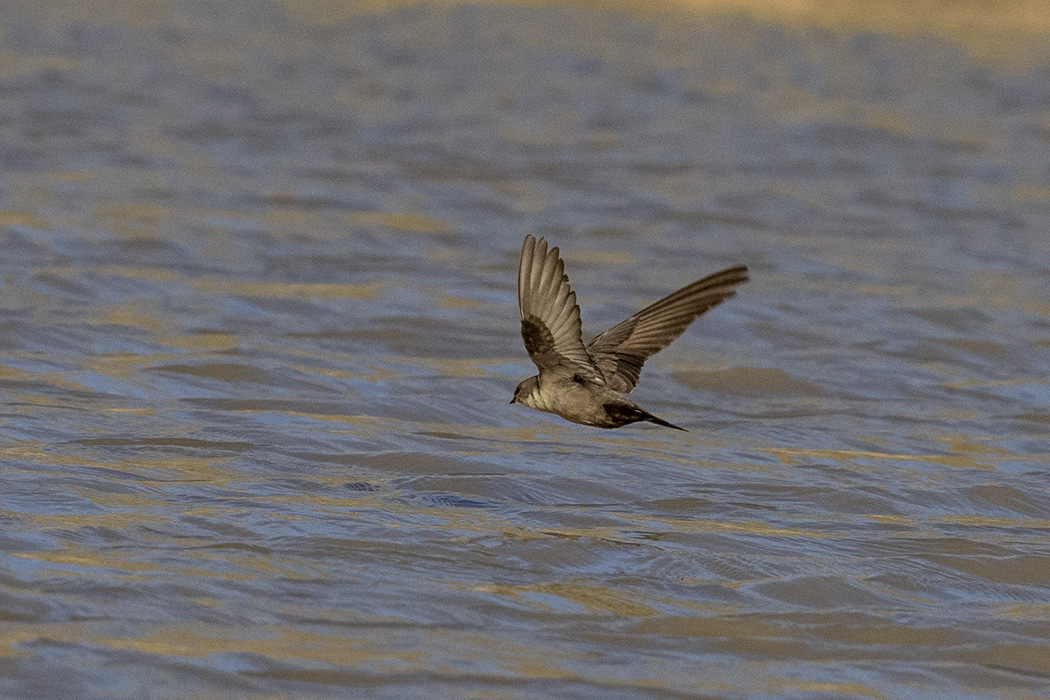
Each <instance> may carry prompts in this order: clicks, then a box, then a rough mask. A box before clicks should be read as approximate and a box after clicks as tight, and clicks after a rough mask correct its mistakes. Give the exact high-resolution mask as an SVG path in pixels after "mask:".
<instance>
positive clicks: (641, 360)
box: [587, 265, 748, 392]
mask: <svg viewBox="0 0 1050 700" xmlns="http://www.w3.org/2000/svg"><path fill="white" fill-rule="evenodd" d="M747 280H748V276H747V267H746V266H744V265H738V266H736V267H730V268H727V269H725V270H722V271H721V272H716V273H715V274H713V275H710V276H708V277H705V278H703V279H702V280H697V281H696V282H693V283H692V284H690V285H687V286H685V287H682V288H681V289H679V290H678V291H677V292H675V293H673V294H670V295H668V296H666V297H664V298H663V299H661V300H660V301H658V302H656V303H655V304H651V305H650V306H647V307H645V308H644V309H642V310H641V311H639V312H638V313H636V314H635V315H634V316H631V317H630V318H628V319H627V320H625V321H622V322H620V323H618V324H616V325H615V326H613V327H612V328H610V329H609V330H607V331H605V332H604V333H602V334H600V335H598V336H597V337H595V338H594V340H592V341H591V342H590V343H588V344H587V351H588V352H589V353H590V354H591V357H593V358H594V362H595V363H597V365H598V367H599V370H600V371H601V372H602V373H603V374H604V375H605V377H606V379H607V382H608V386H609V388H610V389H614V390H616V391H622V392H629V391H631V390H632V389H634V387H636V386H637V385H638V375H639V374H641V371H642V365H643V364H645V361H646V360H647V359H649V357H650V356H651V355H653V354H655V353H658V352H660V351H661V350H663V349H664V348H666V347H667V346H668V345H670V344H671V341H673V340H674V339H675V338H677V337H678V336H680V335H681V334H682V332H683V331H685V329H686V328H688V327H689V324H690V323H692V322H693V321H695V320H696V319H697V317H698V316H700V314H702V313H704V312H705V311H707V310H708V309H710V308H712V307H714V306H716V305H718V304H720V303H721V302H723V301H725V300H726V299H728V298H729V297H731V296H733V295H734V294H736V292H735V291H734V287H736V286H737V285H738V284H743V283H744V282H747Z"/></svg>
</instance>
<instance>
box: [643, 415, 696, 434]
mask: <svg viewBox="0 0 1050 700" xmlns="http://www.w3.org/2000/svg"><path fill="white" fill-rule="evenodd" d="M646 420H647V421H649V422H650V423H656V424H657V425H662V426H664V427H665V428H674V429H675V430H681V431H682V432H684V433H688V432H689V431H688V430H686V429H685V428H679V427H678V426H677V425H675V424H674V423H668V422H667V421H665V420H664V419H663V418H657V417H656V416H654V415H653V414H652V413H650V414H649V417H648V418H646Z"/></svg>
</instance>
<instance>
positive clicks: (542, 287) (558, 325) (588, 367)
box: [518, 235, 605, 384]
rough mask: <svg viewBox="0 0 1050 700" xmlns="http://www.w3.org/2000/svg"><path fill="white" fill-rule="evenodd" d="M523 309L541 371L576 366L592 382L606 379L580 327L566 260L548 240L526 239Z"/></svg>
mask: <svg viewBox="0 0 1050 700" xmlns="http://www.w3.org/2000/svg"><path fill="white" fill-rule="evenodd" d="M518 308H519V310H520V311H521V337H522V338H523V339H524V340H525V349H526V350H528V352H529V357H531V358H532V361H533V362H535V363H536V367H538V368H539V369H540V371H541V372H543V371H545V370H551V369H554V368H555V367H558V366H562V367H571V368H572V370H573V372H577V373H579V374H581V375H582V376H584V377H586V378H587V379H590V380H591V381H595V382H598V383H600V384H604V383H605V379H604V377H602V374H601V370H599V369H598V367H597V366H595V364H594V361H593V360H592V359H591V356H590V354H589V353H588V352H587V348H585V347H584V345H583V337H582V333H581V331H580V307H579V305H577V303H576V293H575V292H574V291H572V287H570V286H569V277H568V275H566V274H565V263H563V262H562V260H561V258H559V257H558V249H557V248H551V249H550V250H547V241H545V240H543V239H542V238H541V239H539V240H538V241H537V240H536V239H535V238H534V237H532V236H531V235H529V236H526V237H525V243H524V245H522V247H521V262H520V263H519V264H518Z"/></svg>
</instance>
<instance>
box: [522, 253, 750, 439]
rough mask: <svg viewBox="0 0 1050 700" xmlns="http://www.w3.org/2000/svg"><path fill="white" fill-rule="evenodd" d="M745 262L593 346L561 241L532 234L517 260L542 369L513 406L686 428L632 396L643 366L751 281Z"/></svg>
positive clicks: (532, 344) (589, 421)
mask: <svg viewBox="0 0 1050 700" xmlns="http://www.w3.org/2000/svg"><path fill="white" fill-rule="evenodd" d="M748 279H749V277H748V269H747V266H746V265H736V266H734V267H729V268H726V269H724V270H722V271H721V272H716V273H714V274H713V275H709V276H707V277H704V278H703V279H699V280H697V281H696V282H693V283H692V284H689V285H686V286H685V287H682V288H681V289H679V290H678V291H677V292H674V293H673V294H669V295H667V296H666V297H664V298H663V299H661V300H659V301H657V302H655V303H653V304H650V305H649V306H647V307H645V308H644V309H642V310H641V311H639V312H638V313H636V314H634V315H633V316H631V317H630V318H627V319H625V320H623V321H621V322H620V323H617V324H616V325H615V326H613V327H612V328H610V329H609V330H607V331H605V332H603V333H599V334H598V335H596V336H595V337H594V338H593V339H592V340H591V341H590V342H589V343H587V344H586V345H585V344H584V342H583V333H582V327H581V323H580V306H579V304H577V303H576V292H574V291H573V290H572V287H571V286H570V285H569V276H568V275H567V274H565V263H564V262H563V261H562V259H561V257H560V255H559V251H558V248H557V247H553V248H550V249H549V250H548V248H547V241H546V240H545V239H544V238H540V239H539V240H537V239H536V237H535V236H533V235H531V234H529V235H527V236H526V237H525V242H524V243H523V244H522V247H521V259H520V261H519V263H518V310H519V312H520V316H521V337H522V339H523V340H524V341H525V350H526V351H527V352H528V354H529V357H530V358H531V359H532V361H533V363H535V365H536V368H537V369H538V370H539V372H538V373H537V374H536V375H534V376H532V377H529V378H528V379H525V380H524V381H522V382H521V383H519V384H518V386H517V387H516V388H515V389H514V398H512V399H511V400H510V403H511V404H515V403H518V404H521V405H523V406H526V407H528V408H532V409H535V410H537V411H546V412H548V413H554V414H557V415H559V416H561V417H562V418H564V419H566V420H568V421H572V422H573V423H580V424H582V425H590V426H595V427H598V428H620V427H623V426H625V425H629V424H631V423H637V422H640V421H647V422H649V423H655V424H656V425H661V426H664V427H666V428H674V429H675V430H682V431H685V428H682V427H679V426H677V425H675V424H673V423H670V422H669V421H666V420H664V419H663V418H658V417H656V416H654V415H653V414H652V413H650V412H649V411H647V410H645V409H644V408H642V407H641V406H639V405H638V404H636V403H634V402H633V401H631V400H630V399H629V398H627V394H628V393H630V392H631V391H632V390H633V389H634V388H635V387H636V386H637V385H638V378H639V375H640V374H641V371H642V365H643V364H645V361H646V360H647V359H649V357H650V356H652V355H653V354H655V353H657V352H660V351H661V350H663V349H664V348H666V347H667V346H668V345H670V344H671V342H672V341H674V339H675V338H677V337H678V336H680V335H681V334H682V333H683V332H684V331H685V329H686V328H688V327H689V325H690V324H691V323H692V322H693V321H695V320H696V319H697V318H698V317H699V316H700V315H701V314H703V313H704V312H705V311H707V310H709V309H711V308H713V307H715V306H717V305H718V304H720V303H722V302H723V301H725V300H726V299H728V298H730V297H732V296H734V295H735V294H736V287H737V285H740V284H743V283H745V282H747V281H748Z"/></svg>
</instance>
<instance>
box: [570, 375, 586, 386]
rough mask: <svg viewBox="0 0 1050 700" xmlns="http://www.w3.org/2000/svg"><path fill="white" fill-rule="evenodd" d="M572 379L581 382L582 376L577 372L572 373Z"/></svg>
mask: <svg viewBox="0 0 1050 700" xmlns="http://www.w3.org/2000/svg"><path fill="white" fill-rule="evenodd" d="M572 381H574V382H576V383H577V384H583V377H581V376H580V375H578V374H574V375H572Z"/></svg>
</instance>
